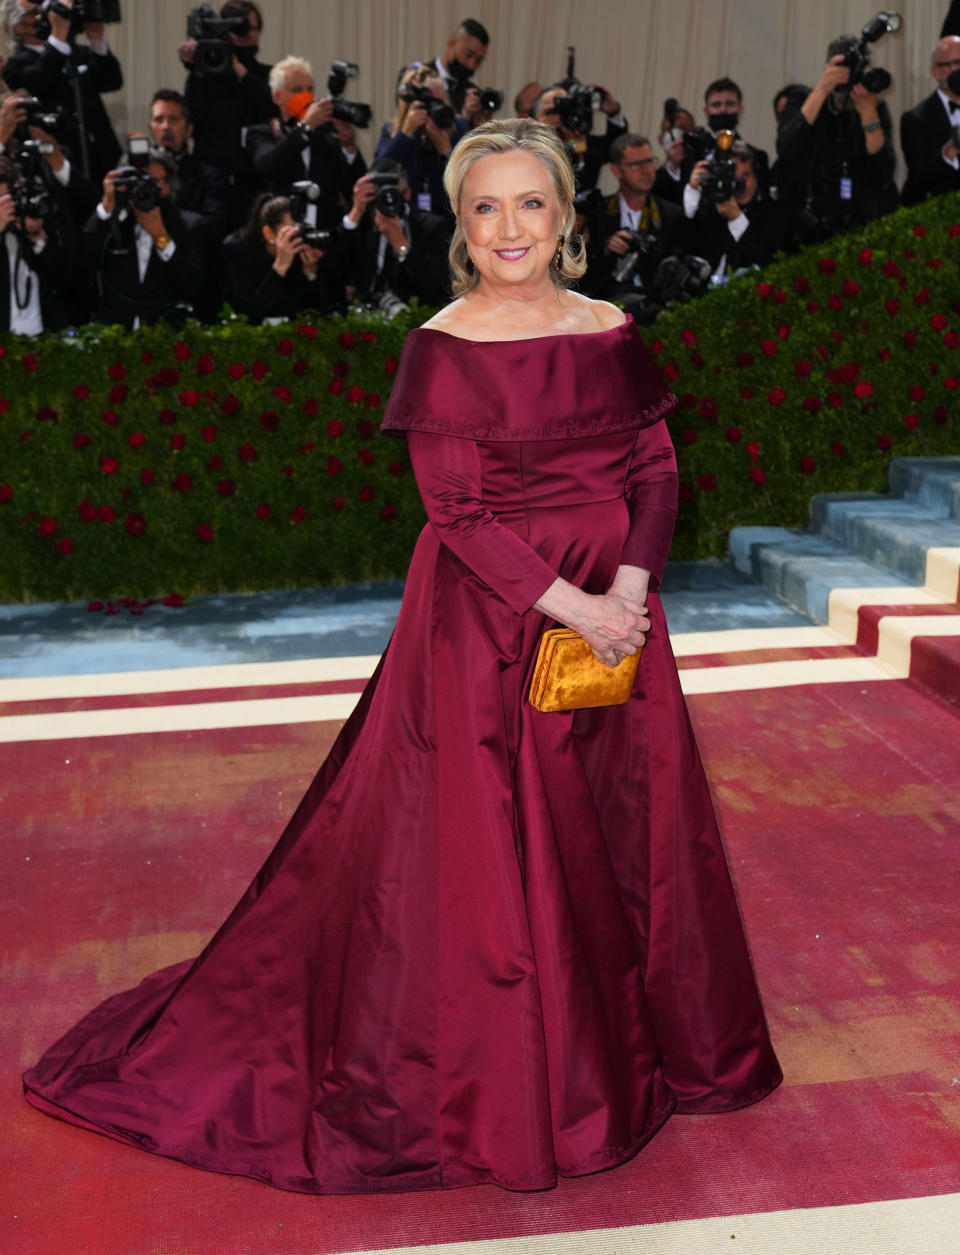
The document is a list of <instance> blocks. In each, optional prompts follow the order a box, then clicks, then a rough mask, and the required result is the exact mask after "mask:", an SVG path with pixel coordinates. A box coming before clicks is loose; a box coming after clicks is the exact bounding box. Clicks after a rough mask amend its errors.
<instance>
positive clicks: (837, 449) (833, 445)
mask: <svg viewBox="0 0 960 1255" xmlns="http://www.w3.org/2000/svg"><path fill="white" fill-rule="evenodd" d="M846 451H847V447H846V445H843V444H841V443H840V441H839V440H831V441H830V452H831V453H835V454H836V455H837V457H838V458H842V457H843V455H844V454H845V453H846Z"/></svg>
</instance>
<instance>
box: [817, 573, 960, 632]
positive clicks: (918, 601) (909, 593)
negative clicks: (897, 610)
mask: <svg viewBox="0 0 960 1255" xmlns="http://www.w3.org/2000/svg"><path fill="white" fill-rule="evenodd" d="M942 604H943V598H942V597H938V596H937V594H936V593H933V592H931V591H930V589H928V588H917V587H916V586H915V585H913V584H901V585H897V586H896V587H893V588H884V587H882V586H881V587H879V588H832V589H831V590H830V597H829V599H828V601H827V606H828V610H827V615H828V618H829V622H830V630H831V631H833V632H836V634H837V636H839V637H840V639H841V640H843V641H845V642H846V643H847V644H849V645H852V644H853V643H854V641H855V640H856V639H857V631H858V629H859V627H860V614H859V612H860V607H861V606H939V605H942Z"/></svg>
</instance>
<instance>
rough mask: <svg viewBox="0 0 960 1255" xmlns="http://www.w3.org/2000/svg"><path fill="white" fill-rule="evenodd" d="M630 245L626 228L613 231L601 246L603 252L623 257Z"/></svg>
mask: <svg viewBox="0 0 960 1255" xmlns="http://www.w3.org/2000/svg"><path fill="white" fill-rule="evenodd" d="M629 247H630V232H629V231H627V230H626V229H623V230H620V231H614V233H613V235H611V236H610V238H609V239H608V240H607V242H606V244H605V245H604V246H603V251H604V252H605V253H616V254H617V256H618V257H623V255H624V254H625V253H626V251H627V249H628V248H629Z"/></svg>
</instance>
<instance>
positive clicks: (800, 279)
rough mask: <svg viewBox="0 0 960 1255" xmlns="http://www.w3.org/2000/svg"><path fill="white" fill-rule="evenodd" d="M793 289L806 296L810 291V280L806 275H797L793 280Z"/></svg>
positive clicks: (799, 294) (798, 294)
mask: <svg viewBox="0 0 960 1255" xmlns="http://www.w3.org/2000/svg"><path fill="white" fill-rule="evenodd" d="M793 290H794V292H796V294H797V296H806V295H807V293H808V292H809V291H810V280H809V279H808V278H807V277H806V276H805V275H797V277H796V278H795V279H794V281H793Z"/></svg>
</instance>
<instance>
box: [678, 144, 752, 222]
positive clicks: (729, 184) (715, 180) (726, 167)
mask: <svg viewBox="0 0 960 1255" xmlns="http://www.w3.org/2000/svg"><path fill="white" fill-rule="evenodd" d="M734 138H735V137H734V134H733V131H718V132H717V133H716V135H714V133H713V131H708V130H707V128H706V127H705V126H695V127H693V128H692V130H689V131H686V132H685V133H684V136H683V151H684V154H685V156H686V157H688V158H689V159H690V160H691V161H693V163H694V164H696V163H697V162H698V161H708V162H709V163H710V164H709V166H708V167H707V169H706V170H705V171H704V172H703V174H702V175H701V176H700V194H701V195H702V196H704V197H706V199H707V200H708V201H712V202H713V204H715V205H718V204H720V203H721V201H725V200H729V199H730V197H731V196H735V195H736V194H737V192H742V191H743V181H742V180H741V179H738V178H737V167H736V165H735V163H734V160H733V158H732V157H731V156H730V149H731V148H732V147H733V143H734Z"/></svg>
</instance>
